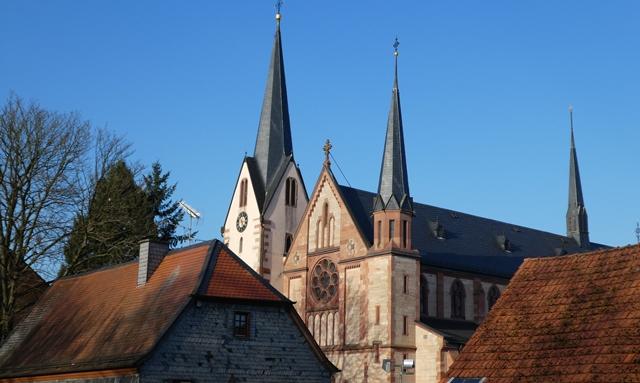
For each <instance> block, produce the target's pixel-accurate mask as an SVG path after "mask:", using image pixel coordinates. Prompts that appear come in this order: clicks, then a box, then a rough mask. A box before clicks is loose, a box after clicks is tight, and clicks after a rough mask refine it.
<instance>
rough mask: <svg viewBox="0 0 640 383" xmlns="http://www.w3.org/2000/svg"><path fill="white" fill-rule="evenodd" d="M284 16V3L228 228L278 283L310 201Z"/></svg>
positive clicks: (232, 241)
mask: <svg viewBox="0 0 640 383" xmlns="http://www.w3.org/2000/svg"><path fill="white" fill-rule="evenodd" d="M281 18H282V16H281V14H280V7H279V4H278V6H277V12H276V32H275V37H274V41H273V49H272V51H271V62H270V64H269V70H268V73H267V85H266V89H265V93H264V100H263V103H262V112H261V114H260V122H259V124H258V134H257V137H256V144H255V150H254V153H253V157H249V156H245V158H244V159H243V161H242V165H241V168H240V175H239V176H238V181H237V183H236V187H235V190H234V193H233V197H232V200H231V204H230V206H229V210H228V213H227V217H226V220H225V224H224V226H223V228H222V235H223V237H224V241H225V243H226V244H227V245H228V246H229V248H230V249H231V250H233V251H234V252H235V253H236V254H238V255H239V256H240V257H241V258H242V260H243V261H245V262H246V263H247V264H249V265H250V266H251V267H252V268H253V269H254V270H255V271H256V272H258V273H259V274H260V275H262V276H263V277H265V278H266V279H268V280H270V282H271V283H272V284H273V285H274V286H275V287H276V288H278V289H280V288H281V278H282V265H283V259H284V256H285V255H286V254H287V252H288V250H289V247H290V245H291V241H292V239H293V233H294V232H295V230H296V228H297V227H298V223H299V221H300V218H301V217H302V214H303V212H304V210H305V208H306V206H307V202H308V196H307V192H306V190H305V187H304V183H303V180H302V175H301V173H300V169H299V168H298V166H297V164H296V163H295V161H294V158H293V144H292V140H291V126H290V122H289V106H288V101H287V86H286V81H285V72H284V59H283V54H282V40H281V36H280V20H281Z"/></svg>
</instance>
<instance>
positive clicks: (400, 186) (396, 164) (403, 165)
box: [373, 38, 413, 212]
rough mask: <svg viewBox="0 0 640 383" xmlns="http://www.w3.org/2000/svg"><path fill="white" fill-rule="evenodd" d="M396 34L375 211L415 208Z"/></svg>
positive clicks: (409, 209) (410, 209)
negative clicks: (410, 183)
mask: <svg viewBox="0 0 640 383" xmlns="http://www.w3.org/2000/svg"><path fill="white" fill-rule="evenodd" d="M399 45H400V43H399V42H398V39H397V38H396V41H395V43H394V44H393V47H394V52H393V55H394V60H395V67H394V79H393V91H392V93H391V108H390V110H389V119H388V121H387V135H386V138H385V142H384V153H383V157H382V166H381V168H380V180H379V183H378V195H377V196H376V199H375V203H374V209H373V210H374V211H379V210H387V209H392V210H396V209H397V210H405V211H409V212H410V211H413V207H412V199H411V196H410V194H409V180H408V174H407V160H406V156H405V151H404V133H403V131H402V112H401V109H400V91H399V90H398V46H399Z"/></svg>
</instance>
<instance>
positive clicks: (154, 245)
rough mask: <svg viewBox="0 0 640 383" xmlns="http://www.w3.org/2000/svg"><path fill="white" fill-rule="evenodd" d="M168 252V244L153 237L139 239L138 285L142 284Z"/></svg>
mask: <svg viewBox="0 0 640 383" xmlns="http://www.w3.org/2000/svg"><path fill="white" fill-rule="evenodd" d="M168 252H169V244H168V243H167V242H162V241H158V240H153V239H144V240H142V241H140V256H139V258H138V287H140V286H143V285H144V284H145V283H147V281H148V280H149V278H151V274H153V272H154V271H156V269H157V268H158V266H159V265H160V262H162V259H163V258H164V256H165V255H167V253H168Z"/></svg>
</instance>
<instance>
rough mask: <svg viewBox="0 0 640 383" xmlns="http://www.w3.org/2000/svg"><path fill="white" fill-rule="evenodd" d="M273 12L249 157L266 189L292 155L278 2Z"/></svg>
mask: <svg viewBox="0 0 640 383" xmlns="http://www.w3.org/2000/svg"><path fill="white" fill-rule="evenodd" d="M276 10H277V12H276V33H275V38H274V41H273V50H272V51H271V63H270V64H269V73H268V75H267V86H266V89H265V92H264V101H263V102H262V113H261V114H260V124H259V127H258V136H257V138H256V147H255V151H254V154H253V156H254V158H255V160H256V162H257V165H258V169H259V171H260V177H261V179H262V182H263V185H265V187H267V185H268V184H269V181H270V180H271V179H272V178H273V176H274V174H275V173H276V171H277V170H278V168H279V167H280V165H281V163H282V162H283V160H284V159H286V158H287V157H288V156H291V155H292V154H293V145H292V143H291V127H290V124H289V106H288V102H287V86H286V82H285V76H284V60H283V58H282V42H281V39H280V19H281V15H280V2H278V3H277V5H276Z"/></svg>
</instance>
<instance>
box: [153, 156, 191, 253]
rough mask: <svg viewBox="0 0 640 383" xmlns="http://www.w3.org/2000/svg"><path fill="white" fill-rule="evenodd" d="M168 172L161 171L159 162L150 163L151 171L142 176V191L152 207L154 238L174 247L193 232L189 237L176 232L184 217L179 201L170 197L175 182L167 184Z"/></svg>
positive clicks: (187, 238) (174, 188)
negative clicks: (154, 228)
mask: <svg viewBox="0 0 640 383" xmlns="http://www.w3.org/2000/svg"><path fill="white" fill-rule="evenodd" d="M170 174H171V173H170V172H166V173H163V172H162V166H161V165H160V163H159V162H154V163H153V165H151V172H150V173H149V174H148V175H146V176H144V191H145V193H146V194H147V198H148V200H149V203H150V205H151V207H152V209H153V216H154V222H155V227H156V233H155V234H156V238H158V239H159V240H161V241H165V242H168V243H169V244H170V245H171V246H172V247H175V246H176V245H178V244H179V243H182V242H184V241H186V240H189V239H191V238H193V237H194V236H195V233H193V234H191V237H190V236H189V235H184V234H183V235H177V234H176V230H177V228H178V226H179V225H180V222H182V219H183V218H184V212H183V211H182V210H181V209H180V204H179V202H178V201H173V200H172V199H171V196H172V195H173V193H174V192H175V190H176V184H173V185H169V176H170Z"/></svg>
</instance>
